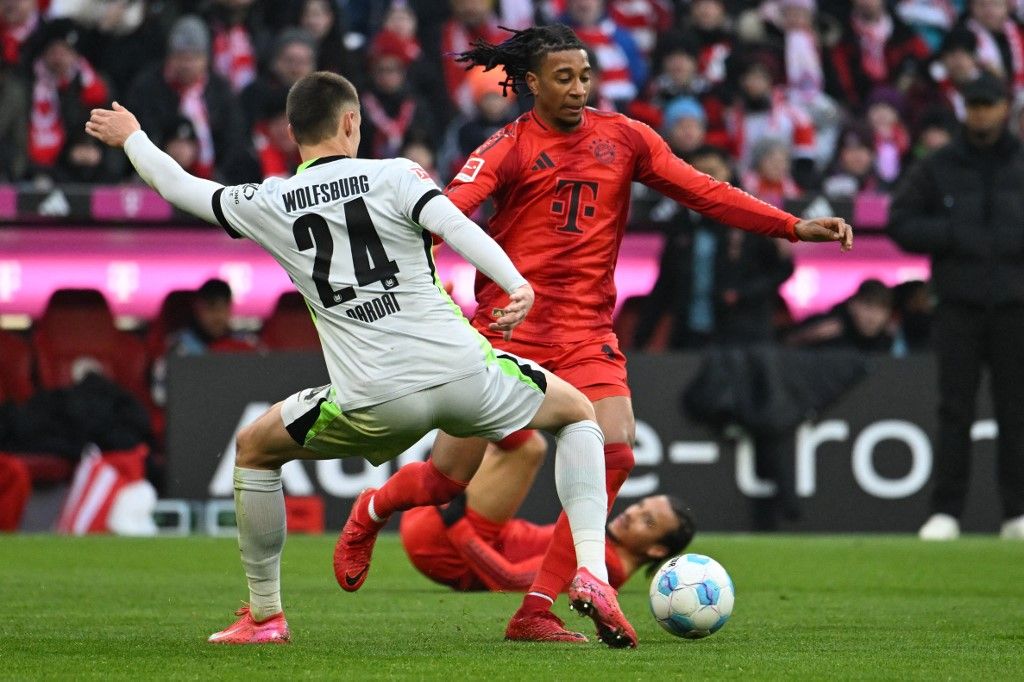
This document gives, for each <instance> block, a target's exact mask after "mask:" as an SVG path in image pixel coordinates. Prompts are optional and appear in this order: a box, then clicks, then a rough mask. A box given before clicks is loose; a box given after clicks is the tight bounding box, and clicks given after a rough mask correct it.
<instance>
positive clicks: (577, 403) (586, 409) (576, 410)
mask: <svg viewBox="0 0 1024 682" xmlns="http://www.w3.org/2000/svg"><path fill="white" fill-rule="evenodd" d="M568 412H569V413H568V415H567V417H568V421H569V422H570V423H572V422H581V421H584V420H590V421H597V413H596V412H594V404H593V403H592V402H590V400H588V399H587V396H585V395H583V394H582V393H580V392H579V391H575V395H574V396H573V397H572V400H571V402H570V403H569V409H568Z"/></svg>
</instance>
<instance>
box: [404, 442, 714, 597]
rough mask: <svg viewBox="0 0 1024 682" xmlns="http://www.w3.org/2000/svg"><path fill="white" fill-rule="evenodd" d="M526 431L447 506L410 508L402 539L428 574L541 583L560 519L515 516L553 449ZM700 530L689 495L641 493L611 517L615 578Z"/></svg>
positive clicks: (502, 585)
mask: <svg viewBox="0 0 1024 682" xmlns="http://www.w3.org/2000/svg"><path fill="white" fill-rule="evenodd" d="M520 433H522V434H526V436H525V438H526V442H525V443H523V444H522V445H520V446H519V447H517V448H516V449H514V450H511V451H505V450H501V449H498V448H491V449H488V451H487V454H486V455H485V456H484V460H483V463H481V464H480V468H479V469H478V470H477V472H476V474H474V475H473V480H472V481H470V482H469V487H467V488H466V492H465V494H464V495H460V496H459V497H457V498H455V499H454V500H452V502H451V503H450V504H448V505H447V506H445V507H416V508H415V509H410V510H409V511H406V512H405V513H404V514H402V523H401V526H400V527H399V532H400V534H401V537H402V546H403V547H404V548H405V553H406V554H407V555H408V557H409V561H411V562H412V564H413V566H415V567H416V569H417V570H419V572H420V573H422V574H423V575H425V576H426V577H427V578H429V579H431V580H433V581H434V582H436V583H440V584H442V585H447V586H448V587H451V588H452V589H454V590H458V591H477V590H490V591H492V592H524V591H526V590H527V589H528V588H529V587H530V586H531V585H532V584H533V580H534V578H535V577H536V575H537V571H538V570H539V569H540V565H541V562H542V560H543V559H544V555H545V553H546V552H547V548H548V545H549V544H550V542H551V536H552V534H553V532H554V529H555V524H553V523H549V524H545V525H537V524H534V523H530V522H529V521H526V520H524V519H520V518H516V516H515V515H516V513H517V512H518V511H519V508H520V506H522V503H523V500H524V499H525V498H526V495H527V493H528V492H529V490H530V487H531V485H532V484H533V480H534V478H535V477H536V475H537V472H538V470H539V469H540V467H541V465H542V464H543V463H544V458H545V456H546V453H547V449H548V448H547V442H546V441H545V440H544V439H543V438H542V437H541V436H540V434H538V433H537V432H536V431H533V432H526V431H521V432H520ZM693 535H694V521H693V516H692V515H691V513H690V510H689V509H688V508H687V506H686V505H685V504H684V503H683V502H682V501H681V500H679V499H677V498H675V497H671V496H668V495H651V496H649V497H645V498H643V499H642V500H639V501H637V502H636V503H634V504H632V505H630V506H629V507H628V508H627V509H625V510H624V511H623V512H622V513H620V514H619V515H618V516H616V517H615V518H614V519H610V520H609V522H608V527H607V541H606V542H605V561H606V562H607V567H608V583H609V584H610V585H611V586H612V587H615V588H618V587H619V586H620V585H622V584H623V583H624V582H626V580H628V579H629V577H630V576H631V575H632V574H633V573H635V572H637V571H640V570H643V569H646V570H647V571H648V573H653V571H654V570H655V569H656V568H657V566H658V565H659V564H660V563H661V562H662V561H664V560H665V558H667V557H670V556H675V555H677V554H680V553H682V552H683V550H685V549H686V547H687V545H689V544H690V541H691V540H692V539H693Z"/></svg>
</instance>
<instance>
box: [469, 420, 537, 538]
mask: <svg viewBox="0 0 1024 682" xmlns="http://www.w3.org/2000/svg"><path fill="white" fill-rule="evenodd" d="M547 448H548V444H547V441H546V440H544V437H543V436H541V435H540V434H539V433H537V432H536V431H534V432H533V435H532V436H531V437H530V438H529V439H528V440H527V441H526V442H525V443H523V444H522V445H520V446H519V447H518V448H516V449H515V450H502V449H501V448H499V447H497V446H496V445H494V444H490V445H489V446H488V448H487V454H486V455H484V459H483V462H482V463H481V464H480V468H479V469H478V470H477V472H476V475H475V476H473V480H472V481H470V482H469V487H468V488H466V504H467V505H468V506H469V508H470V509H472V510H473V511H475V512H476V513H478V514H480V515H481V516H483V517H484V518H485V519H487V520H488V521H493V522H495V523H504V522H505V521H508V520H509V519H511V518H512V517H513V516H515V515H516V512H517V511H519V507H520V506H521V505H522V504H523V500H524V499H525V498H526V494H527V493H528V492H529V491H530V486H532V485H533V480H534V478H536V476H537V472H538V471H539V470H540V467H541V465H542V464H543V463H544V456H545V455H546V453H547Z"/></svg>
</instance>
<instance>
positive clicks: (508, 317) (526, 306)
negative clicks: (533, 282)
mask: <svg viewBox="0 0 1024 682" xmlns="http://www.w3.org/2000/svg"><path fill="white" fill-rule="evenodd" d="M533 298H534V296H533V287H531V286H530V285H529V284H524V285H523V286H521V287H519V288H518V289H516V290H515V291H513V292H512V293H511V294H509V295H508V305H506V306H505V307H504V308H501V309H496V310H495V311H494V317H495V319H497V322H492V323H491V324H490V325H489V328H490V330H491V331H495V332H502V336H503V337H504V338H505V340H506V341H509V340H511V339H512V330H513V329H514V328H516V327H518V326H519V325H520V324H521V323H522V321H523V320H524V319H526V313H528V312H530V308H532V307H533Z"/></svg>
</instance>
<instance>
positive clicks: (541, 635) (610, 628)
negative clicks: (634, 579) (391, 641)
mask: <svg viewBox="0 0 1024 682" xmlns="http://www.w3.org/2000/svg"><path fill="white" fill-rule="evenodd" d="M503 361H507V362H509V363H512V364H515V365H517V366H518V367H519V368H520V369H521V370H522V372H523V373H524V374H525V375H527V376H529V377H531V378H533V379H535V380H538V381H539V379H538V377H537V376H536V375H537V372H536V370H537V369H539V368H536V366H535V365H533V364H532V363H530V362H528V361H522V360H519V359H517V358H513V357H509V356H504V357H503V356H501V355H499V363H500V362H503ZM543 374H544V378H545V380H546V392H545V396H544V400H543V403H542V404H541V405H540V407H539V409H537V411H536V413H535V414H534V417H533V418H532V420H531V422H530V424H529V426H530V427H532V428H543V429H545V430H549V431H554V432H556V437H557V440H558V443H557V447H556V451H555V485H556V489H557V490H558V497H559V500H560V501H561V503H562V507H563V509H564V510H565V517H566V518H567V520H568V527H569V529H570V535H571V542H570V547H573V548H574V554H575V561H574V563H575V568H576V571H575V577H573V578H572V583H571V585H570V588H569V594H570V599H571V600H572V604H573V606H574V607H575V608H577V609H579V610H581V612H582V613H585V614H587V615H591V616H592V617H593V618H594V620H595V622H596V623H597V624H598V633H599V634H600V636H601V638H602V639H603V640H604V641H605V642H606V643H607V644H609V646H615V647H623V646H635V645H636V633H635V631H634V630H633V627H632V626H631V625H630V624H629V621H628V620H627V619H626V618H625V616H624V615H623V614H622V611H621V609H620V608H619V605H618V598H617V594H616V592H615V590H614V589H612V587H611V586H610V585H609V584H608V572H607V567H606V565H605V524H606V522H607V510H608V503H607V492H606V490H605V484H604V451H603V445H604V437H603V435H602V433H601V429H600V426H599V425H598V424H597V423H596V421H595V419H596V413H595V412H594V408H593V405H592V404H591V402H590V401H589V400H588V399H587V397H586V396H585V395H583V393H581V392H580V391H579V390H578V389H576V388H574V387H573V386H571V385H570V384H568V383H567V382H565V381H563V380H562V379H560V378H558V377H557V376H555V375H553V374H550V373H548V372H546V371H544V372H543ZM548 604H549V605H550V602H549V603H548ZM505 637H506V638H507V639H513V640H530V641H537V640H540V641H582V638H579V637H578V633H572V632H569V631H568V630H566V629H565V628H564V625H563V624H562V623H561V621H560V620H558V619H557V617H555V616H554V615H553V614H551V613H550V611H549V610H547V609H544V610H539V611H538V612H537V613H535V614H533V615H532V617H531V618H528V619H516V618H513V620H512V621H511V622H510V623H509V627H508V628H507V629H506V631H505Z"/></svg>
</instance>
